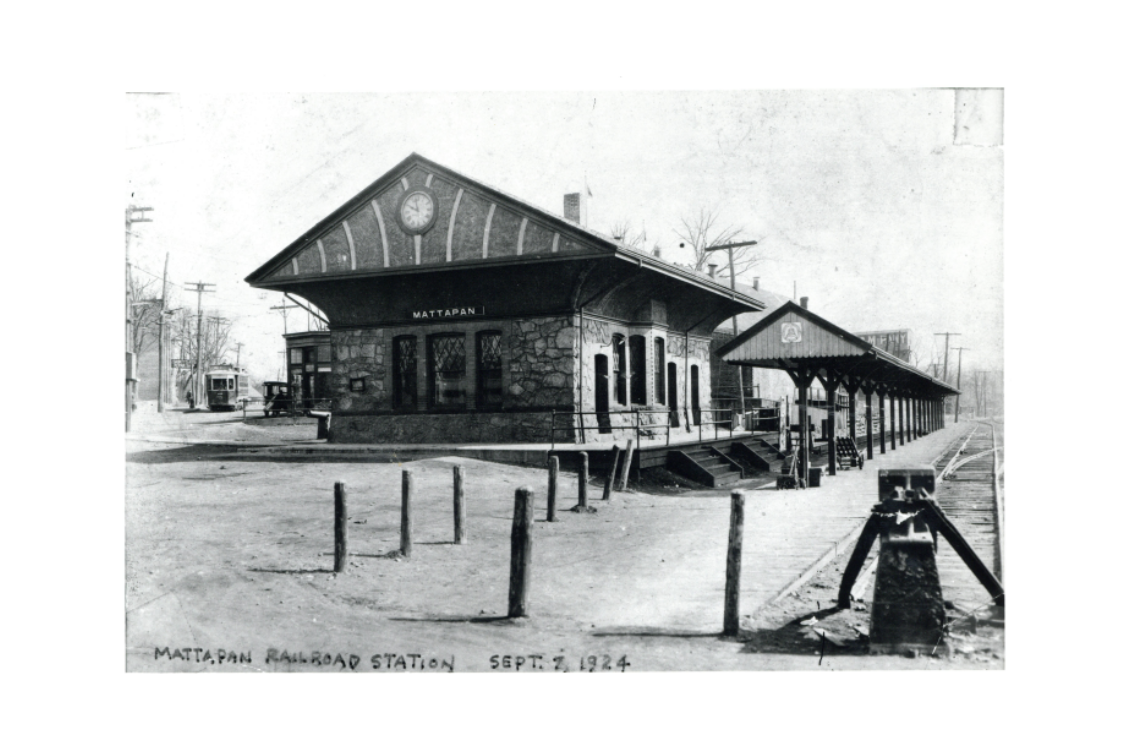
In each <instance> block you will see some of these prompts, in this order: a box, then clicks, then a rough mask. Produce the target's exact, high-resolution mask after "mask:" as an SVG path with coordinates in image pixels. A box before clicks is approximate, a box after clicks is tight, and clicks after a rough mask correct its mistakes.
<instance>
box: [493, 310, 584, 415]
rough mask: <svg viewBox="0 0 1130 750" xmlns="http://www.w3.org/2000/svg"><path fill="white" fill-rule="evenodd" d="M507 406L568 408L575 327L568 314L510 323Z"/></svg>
mask: <svg viewBox="0 0 1130 750" xmlns="http://www.w3.org/2000/svg"><path fill="white" fill-rule="evenodd" d="M506 348H507V350H508V351H509V353H510V368H509V370H510V372H509V379H508V380H509V382H504V383H503V389H504V390H505V392H506V394H507V395H506V406H507V407H508V408H528V407H537V406H541V407H550V408H552V407H557V408H559V409H562V408H564V409H568V408H572V405H573V403H574V402H575V401H576V385H577V380H576V373H577V328H576V325H575V323H574V321H573V320H572V319H571V318H568V317H554V318H530V319H527V320H520V321H519V320H515V321H512V322H511V323H510V336H509V337H508V340H507V342H506Z"/></svg>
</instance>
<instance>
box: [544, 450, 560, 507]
mask: <svg viewBox="0 0 1130 750" xmlns="http://www.w3.org/2000/svg"><path fill="white" fill-rule="evenodd" d="M560 464H561V462H560V461H558V460H557V456H550V457H549V491H548V492H547V493H546V502H545V520H547V521H556V520H557V471H558V469H559V468H560Z"/></svg>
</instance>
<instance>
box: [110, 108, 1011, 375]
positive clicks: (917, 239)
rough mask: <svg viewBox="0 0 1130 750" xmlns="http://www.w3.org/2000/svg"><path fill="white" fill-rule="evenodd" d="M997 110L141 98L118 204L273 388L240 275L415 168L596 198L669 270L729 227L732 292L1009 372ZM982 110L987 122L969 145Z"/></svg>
mask: <svg viewBox="0 0 1130 750" xmlns="http://www.w3.org/2000/svg"><path fill="white" fill-rule="evenodd" d="M993 97H994V95H993V94H990V95H988V98H981V97H978V96H976V95H972V94H967V93H965V92H955V91H954V90H952V89H906V90H827V91H821V90H772V91H725V92H709V91H691V92H667V91H645V92H626V93H617V92H609V91H599V92H591V93H586V92H562V93H556V92H536V93H512V92H498V93H485V92H453V93H410V92H401V93H377V94H324V93H322V94H262V95H243V94H188V93H182V94H176V93H173V94H161V95H154V94H130V95H126V97H125V126H126V127H125V152H124V153H125V161H126V169H125V176H126V182H125V185H124V195H123V201H124V202H125V204H126V205H130V204H133V205H138V206H150V207H152V208H153V209H154V210H153V211H152V212H151V213H150V217H151V218H152V219H153V221H152V222H151V223H145V224H138V225H135V227H134V229H135V234H134V236H133V238H132V240H131V244H130V255H131V262H133V263H135V264H136V265H137V266H138V267H139V269H140V270H139V271H138V273H140V274H141V275H142V276H146V274H149V275H150V277H156V276H160V274H161V271H162V265H163V263H164V259H165V254H166V253H168V256H169V277H170V279H171V281H172V283H171V284H170V287H171V288H172V289H175V290H176V291H175V292H174V296H173V304H175V305H177V306H187V307H191V308H193V309H195V304H196V299H195V297H196V295H195V294H192V293H189V292H187V291H185V290H184V286H185V284H186V283H191V282H196V281H203V282H209V283H212V284H215V290H216V291H215V293H213V294H206V295H204V306H205V310H206V315H222V316H223V317H226V318H228V319H230V320H232V321H233V322H234V325H233V334H232V336H233V340H234V341H238V342H241V343H242V344H243V348H242V350H241V363H242V364H244V365H245V366H247V367H248V368H249V369H250V371H251V374H252V376H253V377H259V378H273V377H275V376H276V375H277V372H278V369H279V367H280V366H281V362H282V357H281V355H280V354H279V352H280V351H281V350H282V348H283V342H282V338H281V335H282V333H283V320H282V317H281V314H280V313H279V312H278V311H272V310H270V308H271V307H272V306H275V305H279V304H281V302H282V296H281V295H280V294H278V293H275V292H264V291H260V290H255V289H252V288H250V287H249V286H248V285H247V284H246V283H245V282H244V281H243V279H244V278H245V277H246V276H247V275H248V274H249V273H251V272H252V271H253V270H255V269H256V268H258V267H259V266H260V265H261V264H262V263H264V262H265V261H267V260H268V259H269V258H271V257H272V256H273V255H275V254H276V253H277V252H279V251H280V250H282V249H283V248H284V247H286V246H287V245H288V244H290V243H291V242H292V241H294V240H295V239H297V238H298V237H299V236H300V235H301V234H302V233H303V232H305V231H306V230H307V229H309V228H310V227H311V226H313V225H314V224H315V223H316V222H318V221H319V220H320V219H322V218H323V217H325V216H326V215H327V214H329V213H330V212H331V211H333V210H334V209H336V208H337V207H339V206H340V205H341V204H343V203H344V202H345V201H346V200H348V199H349V198H351V197H352V196H353V195H355V194H356V193H357V192H359V191H360V190H361V189H363V188H364V187H365V186H367V185H368V184H369V183H371V182H372V181H374V180H375V179H377V178H378V177H380V176H381V175H382V174H384V173H385V172H386V171H387V170H389V169H390V168H392V167H393V166H395V165H396V164H397V163H398V162H400V161H401V160H402V159H403V158H405V157H406V156H408V154H410V153H412V152H417V153H420V154H422V155H423V156H426V157H428V158H430V159H433V160H434V161H437V162H439V163H441V164H443V165H445V166H447V167H449V168H451V169H453V170H455V171H457V172H459V173H461V174H464V175H466V176H467V177H470V178H472V179H476V180H479V181H481V182H484V183H486V184H488V185H491V186H493V187H496V188H498V189H500V190H503V191H504V192H507V193H509V194H511V195H513V196H515V197H517V198H520V199H522V200H525V201H527V202H528V203H531V204H533V205H535V206H538V207H540V208H543V209H546V210H548V211H550V212H553V213H555V214H560V213H561V211H562V198H563V196H564V194H566V193H569V192H577V191H581V192H591V194H592V197H591V198H589V199H588V225H589V227H590V228H592V229H595V230H597V231H600V232H604V233H608V232H609V231H610V230H611V229H612V227H613V226H614V225H617V224H623V223H628V224H630V225H631V227H632V228H633V230H634V231H640V230H645V231H646V232H647V237H648V245H649V246H650V245H653V244H658V245H659V247H660V248H661V252H662V254H663V257H664V258H665V259H668V260H672V261H677V262H689V261H690V256H689V254H688V252H687V251H686V250H680V248H679V242H680V240H679V238H678V236H677V235H676V233H675V231H676V230H677V229H678V228H679V227H680V225H681V221H682V220H683V219H684V218H686V217H690V216H694V215H696V214H697V213H698V212H699V211H700V210H702V209H706V210H709V211H713V212H716V213H717V214H718V220H719V223H720V225H723V226H733V227H740V228H741V229H742V232H741V234H740V238H741V239H751V240H757V242H758V245H757V252H758V254H759V256H760V257H761V260H760V262H759V263H758V265H757V266H756V267H755V268H754V269H753V270H752V271H750V272H749V273H748V274H746V275H744V276H740V277H739V281H744V282H747V283H748V282H749V281H750V279H751V277H753V276H758V277H760V280H761V284H762V286H763V287H765V288H769V289H773V290H774V291H777V292H779V293H781V294H784V295H786V296H792V295H793V292H794V285H795V290H796V293H797V295H798V296H807V297H809V299H810V308H811V309H812V310H814V311H815V312H817V313H818V314H820V315H822V316H824V317H826V318H828V319H829V320H831V321H832V322H834V323H836V324H838V325H840V326H842V327H844V328H847V329H848V330H853V331H862V330H874V329H888V328H909V329H911V330H912V331H913V332H914V338H913V341H914V344H915V347H916V349H917V350H918V351H919V353H920V354H921V355H922V356H923V358H924V359H925V360H927V361H928V360H930V359H931V358H934V359H935V361H940V360H941V358H942V353H943V348H944V346H943V343H942V342H943V339H942V338H941V337H936V336H934V333H936V332H942V331H950V332H955V333H960V334H961V335H960V336H959V337H954V338H952V339H951V346H954V347H957V346H962V347H966V351H965V352H964V353H963V354H962V358H963V365H962V369H963V371H964V372H971V371H973V370H977V369H1002V368H1003V361H1004V359H1003V181H1004V154H1003V147H1002V146H1000V145H995V144H996V143H997V142H999V141H994V140H993V138H992V137H991V136H990V137H989V139H988V140H987V141H983V140H982V141H979V139H978V138H977V137H973V138H972V139H970V138H969V137H963V136H962V134H963V133H966V132H973V133H975V134H976V133H984V132H989V133H992V132H993V129H994V127H998V128H999V123H1000V116H999V115H994V113H993V110H992V108H991V105H992V103H993V102H994V101H996V100H995V99H994V98H993ZM978 102H981V104H980V105H979V107H980V110H979V111H982V112H987V113H988V114H987V115H986V117H987V120H988V122H989V127H988V130H986V129H985V123H984V121H977V122H973V123H972V127H973V130H972V131H969V126H970V119H969V112H970V109H969V107H970V106H971V105H972V106H973V107H974V110H975V111H978ZM985 102H988V104H985ZM955 116H956V117H957V118H959V119H958V120H957V126H956V127H955ZM994 123H995V125H994ZM955 133H956V134H957V136H958V137H956V138H955ZM998 135H999V133H998ZM955 140H956V141H957V144H955ZM970 140H972V141H973V142H975V143H976V144H977V145H969V142H970ZM981 142H984V143H988V144H989V145H980V143H981ZM958 144H960V145H958ZM586 188H587V190H586ZM722 255H723V254H720V257H719V262H722V261H723V260H724V258H723V257H721V256H722ZM288 326H289V330H291V331H294V330H296V327H297V329H298V330H302V329H303V328H305V326H306V315H305V313H302V314H297V313H295V312H291V313H290V314H289V318H288ZM233 358H234V357H233ZM956 358H957V352H956V351H952V352H951V357H950V371H951V374H953V372H954V370H955V369H956Z"/></svg>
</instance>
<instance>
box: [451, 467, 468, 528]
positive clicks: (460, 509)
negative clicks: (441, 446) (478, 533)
mask: <svg viewBox="0 0 1130 750" xmlns="http://www.w3.org/2000/svg"><path fill="white" fill-rule="evenodd" d="M452 474H453V475H454V476H453V480H452V481H453V484H454V502H455V543H456V544H462V543H463V542H465V541H467V528H466V524H467V511H466V508H465V506H464V505H463V467H462V466H455V467H453V469H452Z"/></svg>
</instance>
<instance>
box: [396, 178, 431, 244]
mask: <svg viewBox="0 0 1130 750" xmlns="http://www.w3.org/2000/svg"><path fill="white" fill-rule="evenodd" d="M396 218H397V220H398V221H399V222H400V226H401V227H402V228H403V229H404V231H405V232H408V234H423V233H424V232H426V231H428V230H429V229H431V228H432V225H433V224H435V222H436V196H435V193H433V192H432V191H431V190H430V189H428V188H422V187H420V188H412V189H411V190H409V191H408V192H407V193H405V194H404V197H403V198H401V199H400V208H399V209H398V210H397V212H396Z"/></svg>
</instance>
